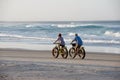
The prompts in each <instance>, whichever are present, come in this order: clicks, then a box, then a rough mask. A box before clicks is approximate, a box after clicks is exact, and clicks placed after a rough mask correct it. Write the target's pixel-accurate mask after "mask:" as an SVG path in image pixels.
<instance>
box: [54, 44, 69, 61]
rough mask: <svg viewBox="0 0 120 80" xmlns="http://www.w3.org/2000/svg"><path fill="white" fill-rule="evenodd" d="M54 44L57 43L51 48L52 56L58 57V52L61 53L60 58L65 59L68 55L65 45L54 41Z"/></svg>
mask: <svg viewBox="0 0 120 80" xmlns="http://www.w3.org/2000/svg"><path fill="white" fill-rule="evenodd" d="M54 44H57V45H56V46H55V47H54V48H53V49H52V55H53V57H54V58H58V56H59V54H61V56H62V58H64V59H66V58H67V57H68V50H67V47H66V46H64V47H62V46H60V43H54Z"/></svg>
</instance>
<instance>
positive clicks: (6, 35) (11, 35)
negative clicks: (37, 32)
mask: <svg viewBox="0 0 120 80" xmlns="http://www.w3.org/2000/svg"><path fill="white" fill-rule="evenodd" d="M0 36H1V37H11V38H20V39H35V40H55V39H53V38H45V37H26V36H22V35H15V34H3V33H0Z"/></svg>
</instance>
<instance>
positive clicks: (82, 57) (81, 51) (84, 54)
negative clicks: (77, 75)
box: [78, 47, 86, 59]
mask: <svg viewBox="0 0 120 80" xmlns="http://www.w3.org/2000/svg"><path fill="white" fill-rule="evenodd" d="M78 53H79V54H78V56H79V57H80V58H81V59H84V58H85V56H86V52H85V49H84V47H82V48H81V49H80V50H79V52H78Z"/></svg>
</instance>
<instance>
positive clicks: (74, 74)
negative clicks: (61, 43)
mask: <svg viewBox="0 0 120 80" xmlns="http://www.w3.org/2000/svg"><path fill="white" fill-rule="evenodd" d="M0 80H120V54H109V53H92V52H86V57H85V59H84V60H80V59H79V57H76V58H75V59H71V58H70V57H68V58H67V59H62V57H61V56H59V58H57V59H55V58H53V57H52V55H51V51H45V50H44V51H42V50H22V49H21V50H20V49H0Z"/></svg>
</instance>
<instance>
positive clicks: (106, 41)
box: [84, 40, 120, 44]
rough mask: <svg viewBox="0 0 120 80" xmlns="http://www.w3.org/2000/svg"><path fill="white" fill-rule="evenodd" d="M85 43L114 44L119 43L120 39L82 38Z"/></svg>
mask: <svg viewBox="0 0 120 80" xmlns="http://www.w3.org/2000/svg"><path fill="white" fill-rule="evenodd" d="M84 42H86V43H114V44H120V41H115V40H84Z"/></svg>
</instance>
